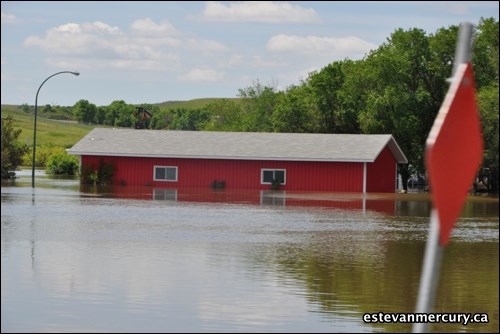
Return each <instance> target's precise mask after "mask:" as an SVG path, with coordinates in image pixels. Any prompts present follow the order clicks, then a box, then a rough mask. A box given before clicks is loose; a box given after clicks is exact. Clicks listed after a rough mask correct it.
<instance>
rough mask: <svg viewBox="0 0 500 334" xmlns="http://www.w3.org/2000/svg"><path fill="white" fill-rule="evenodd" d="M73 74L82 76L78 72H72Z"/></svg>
mask: <svg viewBox="0 0 500 334" xmlns="http://www.w3.org/2000/svg"><path fill="white" fill-rule="evenodd" d="M71 74H73V75H76V76H79V75H80V73H79V72H76V71H75V72H71Z"/></svg>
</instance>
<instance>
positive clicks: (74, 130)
mask: <svg viewBox="0 0 500 334" xmlns="http://www.w3.org/2000/svg"><path fill="white" fill-rule="evenodd" d="M1 113H2V118H4V117H7V116H8V115H12V117H13V118H14V128H16V129H21V130H22V132H21V135H20V136H19V140H20V141H21V142H23V143H26V144H28V145H30V146H31V145H33V122H34V115H33V113H31V112H28V113H27V112H24V111H22V110H21V108H20V107H18V106H13V105H2V108H1ZM93 128H94V126H93V125H84V124H78V123H77V122H75V121H60V120H53V119H48V118H44V117H41V116H40V115H38V117H37V126H36V143H37V146H39V145H44V146H63V147H71V146H73V145H74V144H76V143H77V142H78V141H79V140H80V139H82V138H83V137H84V136H85V135H86V134H87V133H89V132H90V130H92V129H93Z"/></svg>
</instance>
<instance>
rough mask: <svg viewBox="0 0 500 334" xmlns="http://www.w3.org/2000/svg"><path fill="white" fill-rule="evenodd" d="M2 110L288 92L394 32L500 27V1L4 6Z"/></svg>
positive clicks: (6, 3)
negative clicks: (483, 21)
mask: <svg viewBox="0 0 500 334" xmlns="http://www.w3.org/2000/svg"><path fill="white" fill-rule="evenodd" d="M1 6H2V7H1V8H2V30H1V34H2V39H1V43H2V48H1V50H2V58H1V59H2V62H1V64H2V97H1V98H2V104H23V103H27V104H30V105H33V104H34V103H35V95H36V91H37V89H38V87H39V86H40V84H41V83H42V82H43V80H44V79H45V78H47V77H48V76H50V75H51V74H54V73H56V72H59V71H67V70H68V71H78V72H80V73H81V75H80V76H79V77H74V76H72V75H69V74H62V75H58V76H56V77H54V78H51V79H50V80H49V81H47V83H45V84H44V86H43V88H42V89H41V91H40V94H39V97H38V104H39V105H45V104H52V105H63V106H64V105H73V104H75V103H76V102H77V101H78V100H80V99H86V100H88V101H89V102H91V103H94V104H96V105H108V104H110V103H111V102H113V101H114V100H124V101H125V102H127V103H133V104H136V103H159V102H164V101H172V100H189V99H194V98H204V97H229V98H230V97H236V96H237V94H238V89H239V88H245V87H248V86H251V85H253V84H254V83H255V82H256V81H259V82H261V83H263V84H267V85H273V86H275V87H276V88H277V89H284V88H286V87H287V86H289V85H292V84H298V83H299V82H300V80H301V79H305V78H307V75H308V73H310V72H311V71H314V70H319V69H321V68H322V67H324V66H326V65H327V64H329V63H331V62H332V61H335V60H341V59H345V58H349V59H360V58H362V57H363V56H364V55H365V54H366V53H367V52H368V51H369V50H371V49H374V48H377V47H378V46H379V45H380V44H381V43H383V42H384V41H385V40H386V39H387V38H388V37H389V36H390V34H391V33H392V32H394V30H395V29H397V28H403V29H409V28H421V29H423V30H425V31H427V32H428V33H434V32H436V30H437V29H439V28H441V27H448V26H450V25H458V24H460V22H464V21H468V22H471V23H474V24H477V23H478V22H479V19H480V18H481V17H485V18H486V17H494V18H495V19H497V20H498V9H499V8H498V1H463V2H462V1H455V2H453V1H452V2H445V1H432V2H418V1H404V2H403V1H402V2H398V1H395V2H393V1H371V2H369V1H368V2H366V1H356V2H354V1H353V2H349V1H344V2H343V1H335V2H324V1H322V2H314V1H307V2H306V1H291V2H281V1H280V2H277V1H276V2H275V1H269V2H260V1H259V2H252V1H250V2H241V1H239V2H226V1H224V2H219V1H208V2H174V1H172V2H169V1H161V2H159V1H158V2H156V1H155V2H148V1H142V2H106V1H99V2H77V1H65V2H50V1H40V2H38V1H36V2H30V1H2V2H1Z"/></svg>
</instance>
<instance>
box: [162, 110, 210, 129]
mask: <svg viewBox="0 0 500 334" xmlns="http://www.w3.org/2000/svg"><path fill="white" fill-rule="evenodd" d="M173 114H174V118H173V121H172V125H171V126H172V127H171V129H175V130H188V131H198V130H202V129H203V128H204V127H205V125H206V123H207V122H208V118H209V116H208V112H207V111H205V110H203V109H185V108H179V109H175V110H174V112H173Z"/></svg>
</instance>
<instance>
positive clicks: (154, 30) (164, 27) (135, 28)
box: [131, 18, 179, 37]
mask: <svg viewBox="0 0 500 334" xmlns="http://www.w3.org/2000/svg"><path fill="white" fill-rule="evenodd" d="M131 30H132V33H134V34H136V35H141V36H162V37H166V36H176V35H179V32H178V31H177V29H175V28H174V26H173V25H172V24H170V22H168V21H166V20H164V21H162V22H160V23H159V24H158V23H155V22H154V21H153V20H151V19H150V18H145V19H141V20H135V21H134V22H133V23H132V27H131Z"/></svg>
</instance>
